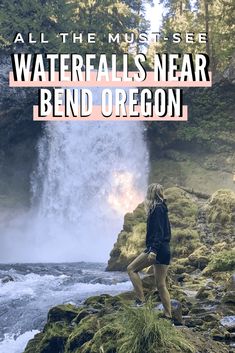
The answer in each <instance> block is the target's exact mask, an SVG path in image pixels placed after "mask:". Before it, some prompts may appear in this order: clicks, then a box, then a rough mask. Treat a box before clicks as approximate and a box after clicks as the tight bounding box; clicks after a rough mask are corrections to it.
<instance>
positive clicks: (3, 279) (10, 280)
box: [1, 275, 14, 284]
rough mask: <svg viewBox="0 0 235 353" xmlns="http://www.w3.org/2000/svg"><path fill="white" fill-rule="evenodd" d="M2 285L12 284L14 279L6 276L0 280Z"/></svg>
mask: <svg viewBox="0 0 235 353" xmlns="http://www.w3.org/2000/svg"><path fill="white" fill-rule="evenodd" d="M1 282H2V284H5V283H8V282H14V278H13V277H12V276H10V275H7V276H5V277H3V278H1Z"/></svg>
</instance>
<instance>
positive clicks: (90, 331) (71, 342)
mask: <svg viewBox="0 0 235 353" xmlns="http://www.w3.org/2000/svg"><path fill="white" fill-rule="evenodd" d="M97 330H98V320H97V318H96V317H94V316H87V317H85V318H84V319H82V320H81V321H80V323H79V325H77V326H75V327H74V329H73V332H72V333H71V335H70V336H69V338H68V341H67V344H66V350H65V351H66V353H67V352H68V353H70V352H74V351H76V350H77V349H78V348H80V347H82V345H83V344H84V343H86V342H89V341H90V340H91V339H92V338H93V336H94V335H95V333H96V331H97Z"/></svg>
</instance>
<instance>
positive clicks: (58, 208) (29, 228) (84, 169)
mask: <svg viewBox="0 0 235 353" xmlns="http://www.w3.org/2000/svg"><path fill="white" fill-rule="evenodd" d="M98 95H99V91H97V92H96V99H97V100H98V99H99V97H98ZM147 178H148V152H147V147H146V143H145V141H144V126H143V124H142V122H134V121H133V122H118V121H116V122H115V121H100V122H95V121H77V122H76V121H72V122H47V123H46V124H45V127H44V133H43V136H42V137H41V139H40V141H39V143H38V164H37V167H36V168H35V171H34V173H33V175H32V178H31V185H32V194H33V200H32V209H31V211H30V215H28V216H27V225H25V224H24V230H23V233H24V234H23V235H22V236H20V237H18V236H16V232H12V233H14V235H13V236H10V237H8V239H11V240H10V241H14V242H17V241H18V240H17V239H19V240H20V241H18V242H19V246H18V247H17V250H14V251H13V250H11V251H10V250H9V253H10V254H11V256H10V257H12V258H14V259H17V261H24V262H26V261H27V262H29V261H34V262H35V261H37V262H47V261H53V262H61V261H81V260H84V261H97V262H99V261H107V259H108V256H109V253H110V251H111V249H112V247H113V244H114V242H115V241H116V239H117V235H118V233H119V232H120V230H121V229H122V225H123V217H124V215H125V213H126V212H128V211H129V212H131V211H133V209H134V208H135V207H136V206H137V205H138V204H139V203H140V202H141V201H142V200H143V198H144V194H145V192H146V187H147ZM15 228H17V231H18V230H19V228H20V227H19V226H17V225H16V226H15ZM21 228H23V226H21ZM13 238H14V240H13ZM8 246H10V245H9V244H8ZM19 254H20V255H19ZM9 260H10V259H9Z"/></svg>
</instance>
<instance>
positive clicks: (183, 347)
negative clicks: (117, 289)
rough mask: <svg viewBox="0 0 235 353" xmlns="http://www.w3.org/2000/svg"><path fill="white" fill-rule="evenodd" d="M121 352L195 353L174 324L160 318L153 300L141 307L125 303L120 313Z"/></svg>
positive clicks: (119, 349)
mask: <svg viewBox="0 0 235 353" xmlns="http://www.w3.org/2000/svg"><path fill="white" fill-rule="evenodd" d="M118 319H119V322H120V327H121V332H120V336H121V338H120V340H119V341H118V353H126V352H128V353H143V352H145V353H155V352H158V353H174V352H178V351H180V352H188V353H193V352H195V350H194V348H193V346H191V344H190V343H189V342H187V340H186V339H185V338H184V336H183V335H182V334H181V333H180V332H178V331H177V330H176V329H175V328H174V327H173V326H172V324H171V323H170V322H169V321H167V320H164V319H160V318H159V314H158V313H157V312H156V310H154V307H153V305H152V304H151V302H149V303H148V305H146V306H144V307H142V308H133V307H129V306H126V307H125V308H124V310H123V311H120V313H119V317H118Z"/></svg>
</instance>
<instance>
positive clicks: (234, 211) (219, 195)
mask: <svg viewBox="0 0 235 353" xmlns="http://www.w3.org/2000/svg"><path fill="white" fill-rule="evenodd" d="M206 211H207V221H208V224H209V227H210V229H211V230H212V231H218V227H219V230H220V235H221V234H222V235H226V234H230V236H231V239H232V237H233V236H234V235H235V233H234V232H235V193H234V192H233V191H232V190H226V189H221V190H218V191H217V192H215V193H214V194H213V195H212V197H211V198H210V200H209V202H208V204H207V206H206Z"/></svg>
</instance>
